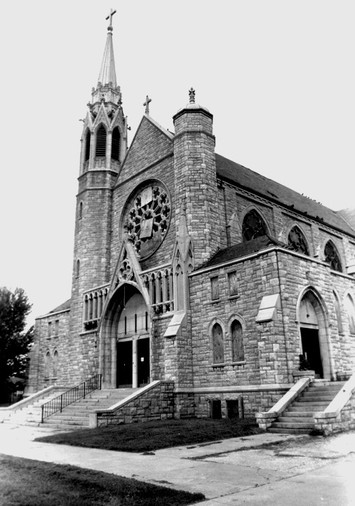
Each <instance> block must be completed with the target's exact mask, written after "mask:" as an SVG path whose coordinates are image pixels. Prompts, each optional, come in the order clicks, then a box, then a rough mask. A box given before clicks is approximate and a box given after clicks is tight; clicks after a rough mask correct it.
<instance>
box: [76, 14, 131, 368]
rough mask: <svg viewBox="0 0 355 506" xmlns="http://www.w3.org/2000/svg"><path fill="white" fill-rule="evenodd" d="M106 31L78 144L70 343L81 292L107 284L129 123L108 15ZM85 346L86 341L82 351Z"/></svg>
mask: <svg viewBox="0 0 355 506" xmlns="http://www.w3.org/2000/svg"><path fill="white" fill-rule="evenodd" d="M107 30H108V31H107V40H106V45H105V50H104V55H103V60H102V64H101V69H100V73H99V78H98V83H97V86H96V87H95V88H93V89H92V98H91V102H89V104H88V112H87V115H86V118H85V120H84V126H83V133H82V138H81V156H80V173H79V178H78V181H79V188H78V194H77V197H76V198H77V202H76V222H75V239H74V265H73V279H72V308H71V329H70V330H71V335H72V338H73V339H74V340H75V339H78V335H79V334H80V333H82V332H83V330H85V329H82V328H79V327H80V324H81V323H80V322H81V321H82V314H83V295H84V294H85V291H87V290H89V289H92V288H93V287H96V286H101V285H103V284H105V283H107V282H108V281H109V278H110V241H111V214H112V190H113V186H114V184H115V182H116V180H117V175H118V172H119V169H120V166H121V164H122V161H123V159H124V157H125V155H126V151H127V119H126V118H125V116H124V113H123V109H122V95H121V90H120V87H119V86H118V85H117V79H116V70H115V61H114V52H113V43H112V32H113V29H112V13H111V15H110V23H109V26H108V29H107ZM86 337H87V339H89V338H93V339H95V346H96V337H95V338H94V337H93V336H89V335H88V336H86ZM84 341H85V336H84V338H83V339H82V344H81V346H82V347H83V348H85V343H84ZM76 349H77V350H78V348H77V347H76ZM78 351H79V350H78ZM95 360H96V359H95ZM94 368H95V366H93V367H92V370H94ZM88 374H90V371H80V376H82V375H84V376H87V375H88Z"/></svg>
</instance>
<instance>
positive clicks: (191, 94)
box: [189, 88, 196, 104]
mask: <svg viewBox="0 0 355 506" xmlns="http://www.w3.org/2000/svg"><path fill="white" fill-rule="evenodd" d="M195 93H196V92H195V90H194V89H193V88H190V89H189V97H190V104H194V103H195Z"/></svg>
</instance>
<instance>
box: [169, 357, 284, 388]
mask: <svg viewBox="0 0 355 506" xmlns="http://www.w3.org/2000/svg"><path fill="white" fill-rule="evenodd" d="M216 365H217V364H216ZM289 388H290V385H289V384H288V383H286V384H282V383H272V384H263V385H233V386H224V387H223V386H221V387H218V386H216V387H191V388H183V387H177V388H175V393H177V394H205V393H206V394H211V393H213V394H214V393H216V394H217V393H231V392H269V391H274V390H288V389H289Z"/></svg>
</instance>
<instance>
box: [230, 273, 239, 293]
mask: <svg viewBox="0 0 355 506" xmlns="http://www.w3.org/2000/svg"><path fill="white" fill-rule="evenodd" d="M228 289H229V296H230V297H232V296H233V295H238V285H237V273H236V271H233V272H229V273H228Z"/></svg>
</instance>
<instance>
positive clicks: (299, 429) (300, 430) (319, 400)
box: [268, 381, 344, 434]
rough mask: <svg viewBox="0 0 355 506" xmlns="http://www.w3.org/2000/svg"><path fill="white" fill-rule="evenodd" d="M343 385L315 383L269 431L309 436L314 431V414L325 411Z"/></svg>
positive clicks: (342, 383) (323, 382)
mask: <svg viewBox="0 0 355 506" xmlns="http://www.w3.org/2000/svg"><path fill="white" fill-rule="evenodd" d="M343 385H344V382H336V383H335V382H329V383H326V382H325V381H322V382H318V381H315V382H313V383H312V384H311V385H310V386H309V387H308V389H307V390H306V391H305V392H303V393H302V394H301V395H300V396H299V397H298V398H297V399H296V400H295V401H294V402H293V403H292V404H291V405H290V406H289V407H288V408H287V409H286V410H285V411H284V412H283V413H282V414H281V416H279V417H278V419H277V420H276V421H274V422H273V423H272V425H271V427H270V428H269V429H268V431H269V432H280V433H283V434H309V433H310V432H311V431H312V430H313V429H314V413H316V412H318V411H324V410H325V408H326V407H327V406H328V405H329V403H330V402H331V401H332V400H333V399H334V397H335V395H336V394H337V393H338V392H339V390H340V389H341V387H342V386H343Z"/></svg>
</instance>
